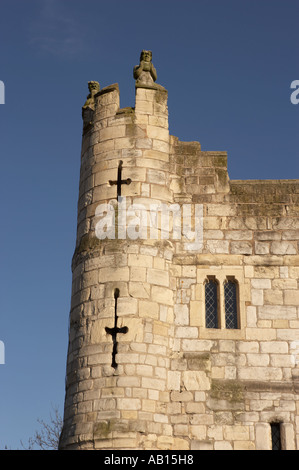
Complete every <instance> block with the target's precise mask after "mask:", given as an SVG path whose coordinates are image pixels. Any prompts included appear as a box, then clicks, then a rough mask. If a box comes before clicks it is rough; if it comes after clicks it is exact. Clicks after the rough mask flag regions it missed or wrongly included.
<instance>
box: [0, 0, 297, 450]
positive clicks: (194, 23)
mask: <svg viewBox="0 0 299 470" xmlns="http://www.w3.org/2000/svg"><path fill="white" fill-rule="evenodd" d="M298 17H299V2H298V0H179V1H178V0H152V1H151V2H146V1H142V0H139V1H137V0H109V1H102V0H90V1H88V2H83V1H82V0H81V1H79V0H26V1H24V0H1V3H0V80H2V81H3V82H4V83H5V104H4V105H0V136H1V138H0V157H1V185H0V187H1V222H2V228H1V245H0V246H1V282H0V285H1V306H0V340H2V341H4V343H5V352H6V363H5V365H0V449H1V448H3V447H4V446H5V445H7V446H8V447H9V448H11V449H16V448H20V447H21V446H20V440H22V441H23V442H27V440H28V438H29V437H30V436H32V435H33V434H34V431H35V430H36V429H38V425H37V422H36V420H37V418H42V419H45V420H47V419H48V416H49V412H50V410H51V404H55V405H58V406H59V407H60V411H61V413H62V411H63V400H64V378H65V365H66V354H67V343H68V315H69V307H70V296H71V258H72V255H73V252H74V245H75V236H76V216H77V214H76V209H77V208H76V206H77V196H78V181H79V169H80V146H81V133H82V121H81V106H82V105H83V103H84V101H85V99H86V95H87V93H88V89H87V82H88V81H89V80H97V81H99V82H100V85H101V87H105V86H107V85H110V84H112V83H116V82H117V83H118V84H119V87H120V92H121V106H122V107H125V106H134V80H133V76H132V70H133V66H134V65H136V64H137V63H138V62H139V55H140V51H141V50H142V49H150V50H152V52H153V63H154V65H155V67H156V69H157V73H158V79H157V82H158V83H160V84H161V85H163V86H165V87H166V88H167V90H168V92H169V99H168V105H169V113H170V133H171V134H172V135H176V136H177V137H179V139H180V140H184V141H192V140H197V141H200V142H201V144H202V148H203V150H226V151H227V152H228V168H229V175H230V178H231V179H289V178H299V158H298V157H299V133H298V125H299V105H293V104H291V102H290V95H291V91H292V90H291V89H290V84H291V82H292V81H293V80H299V62H298V44H299V29H298Z"/></svg>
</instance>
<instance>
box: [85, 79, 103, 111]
mask: <svg viewBox="0 0 299 470" xmlns="http://www.w3.org/2000/svg"><path fill="white" fill-rule="evenodd" d="M88 89H89V92H90V93H89V95H88V96H87V99H86V101H85V103H84V106H83V108H92V109H94V96H95V94H96V93H98V92H99V91H100V84H99V82H95V81H91V82H88Z"/></svg>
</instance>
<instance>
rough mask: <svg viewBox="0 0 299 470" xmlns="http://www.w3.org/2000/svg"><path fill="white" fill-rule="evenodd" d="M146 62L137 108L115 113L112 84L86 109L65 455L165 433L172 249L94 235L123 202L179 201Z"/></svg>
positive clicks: (139, 442) (162, 105)
mask: <svg viewBox="0 0 299 470" xmlns="http://www.w3.org/2000/svg"><path fill="white" fill-rule="evenodd" d="M143 55H145V56H146V57H145V59H144V60H142V61H141V64H140V66H139V72H138V73H137V72H136V71H135V72H134V73H135V75H136V74H138V79H137V82H136V103H135V108H133V109H132V108H125V109H120V108H119V89H118V85H117V84H115V85H111V86H108V87H106V88H103V89H102V90H99V85H97V88H98V89H97V91H96V93H95V94H92V88H91V94H90V95H89V97H88V99H87V102H86V103H85V105H84V107H83V110H82V113H83V122H84V132H83V143H82V160H81V176H80V193H79V203H78V231H77V243H76V250H75V254H74V257H73V265H72V268H73V291H72V306H71V313H70V342H69V351H68V366H67V385H66V407H65V424H64V431H63V433H62V438H61V446H62V447H63V448H84V449H86V448H87V449H88V448H98V449H100V448H110V447H116V448H117V447H118V448H123V447H126V448H134V449H135V448H142V447H144V446H145V442H146V440H147V439H148V438H147V436H148V435H151V436H156V439H158V437H159V436H163V435H165V434H166V435H167V434H168V433H169V430H168V427H169V423H168V418H167V415H166V413H165V411H166V405H167V403H168V401H169V393H168V392H167V372H168V370H169V362H170V359H169V357H170V351H171V348H172V342H173V287H174V286H173V282H172V277H171V271H170V269H169V268H170V266H171V260H172V256H173V247H172V245H171V243H170V242H168V241H167V240H159V239H155V240H147V239H140V238H139V237H138V233H137V232H136V236H137V237H136V239H132V237H129V236H128V235H127V234H126V233H125V235H124V237H120V226H119V225H118V226H116V232H117V233H115V231H114V236H113V237H112V238H111V237H110V238H109V239H108V238H106V239H99V238H101V235H99V234H98V233H97V230H98V231H99V222H100V221H101V215H103V213H102V214H100V212H101V207H105V204H108V203H109V202H113V203H114V206H113V207H115V208H116V207H117V206H120V204H122V205H123V204H125V206H126V207H125V208H126V209H128V211H127V217H129V218H130V207H131V213H132V211H133V210H134V205H135V206H136V205H137V204H142V205H143V207H145V208H146V210H148V208H149V206H150V204H151V203H157V202H159V203H160V201H164V202H165V203H168V202H171V201H172V200H173V192H172V191H171V189H169V183H170V181H169V132H168V112H167V91H166V90H165V89H164V88H163V87H161V86H156V85H154V81H153V78H152V75H153V72H152V70H153V66H152V63H151V61H147V60H148V56H147V55H146V54H143ZM147 66H148V67H149V69H148V71H147V68H146V67H147ZM142 68H143V70H142ZM147 75H148V76H149V79H148V78H147ZM154 77H156V75H154ZM91 85H92V86H94V88H96V87H95V82H91ZM111 207H112V206H111ZM136 207H137V206H136ZM132 208H133V209H132ZM131 216H132V214H131ZM127 223H128V224H129V225H130V221H129V219H127ZM113 230H115V227H114V226H113ZM124 230H125V227H124ZM97 235H98V236H97ZM133 238H135V237H134V236H133Z"/></svg>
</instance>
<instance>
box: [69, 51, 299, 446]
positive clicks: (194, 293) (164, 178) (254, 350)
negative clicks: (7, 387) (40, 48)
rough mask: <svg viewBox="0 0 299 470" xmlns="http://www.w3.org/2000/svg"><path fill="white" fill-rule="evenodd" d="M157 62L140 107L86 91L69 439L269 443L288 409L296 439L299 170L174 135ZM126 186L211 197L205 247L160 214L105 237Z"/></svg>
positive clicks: (140, 191) (139, 96)
mask: <svg viewBox="0 0 299 470" xmlns="http://www.w3.org/2000/svg"><path fill="white" fill-rule="evenodd" d="M143 52H144V51H143ZM145 52H146V51H145ZM142 57H143V56H142ZM144 57H145V55H144ZM148 60H150V59H148ZM149 63H150V64H151V62H148V61H147V59H146V57H145V58H144V60H143V59H142V60H141V62H140V64H141V65H140V67H141V66H143V71H142V73H141V74H139V75H138V74H137V72H136V77H137V75H138V77H139V78H138V80H136V95H135V99H136V102H135V108H123V109H120V107H119V88H118V85H117V84H114V85H110V86H107V87H105V88H103V89H100V87H99V86H98V85H94V84H95V83H97V82H90V83H92V84H93V85H92V86H91V88H90V90H91V95H90V96H89V99H88V101H87V102H86V105H85V106H84V107H83V137H82V154H81V172H80V187H79V200H78V225H77V241H76V248H75V253H74V257H73V262H72V272H73V284H72V298H71V311H70V320H69V346H68V357H67V373H66V395H65V409H64V426H63V430H62V434H61V438H60V448H61V449H148V450H150V449H153V450H154V449H155V450H156V449H159V450H166V449H168V450H170V449H171V450H197V449H198V450H201V449H215V450H221V449H233V450H242V449H244V450H258V449H271V448H272V446H273V442H272V441H273V439H272V437H271V424H272V423H280V433H281V435H280V440H281V446H282V448H283V449H288V450H292V449H298V448H299V290H298V287H299V286H298V277H299V253H298V246H299V180H277V181H272V180H266V181H255V180H249V181H232V180H230V179H229V176H228V173H227V154H226V152H214V151H213V152H210V151H202V150H201V146H200V144H199V143H198V142H181V141H180V140H179V139H178V138H177V137H174V136H171V135H169V130H168V109H167V91H166V89H165V88H163V87H162V86H160V85H157V84H156V83H155V78H156V72H155V70H154V69H153V68H152V70H154V71H153V72H151V73H150V72H149V71H148V70H149V66H148V65H147V64H149ZM136 67H137V66H136ZM137 70H139V69H137ZM134 73H135V72H134ZM136 77H135V78H136ZM140 77H141V78H140ZM143 77H146V80H145V79H144V80H145V81H144V83H143V82H142V80H143ZM97 86H98V88H97ZM92 87H93V88H92ZM121 197H122V198H123V199H124V197H125V199H126V203H127V206H128V205H129V204H142V205H143V206H144V207H146V208H147V209H148V208H149V207H150V206H153V205H155V204H161V203H164V204H168V205H171V204H179V205H181V204H193V206H194V205H195V204H197V205H200V206H201V207H202V211H203V217H202V221H203V240H202V247H201V250H198V251H197V252H192V251H190V250H188V249H186V244H184V240H183V238H182V239H176V238H175V237H174V236H173V233H171V232H170V235H169V237H168V238H164V237H163V236H162V231H161V227H159V236H158V237H156V238H151V237H150V236H146V237H143V238H141V237H140V236H139V237H138V236H137V235H138V234H137V235H136V237H135V239H134V237H132V236H131V237H129V236H128V234H126V235H125V236H123V237H120V236H119V237H118V236H117V234H119V233H123V232H121V227H120V226H119V225H117V221H118V219H117V216H116V219H115V221H116V236H115V237H114V238H112V237H111V238H108V237H106V238H103V239H99V237H98V236H97V234H96V227H97V223H98V221H99V220H101V217H100V215H99V212H98V209H97V208H98V207H99V206H100V205H102V204H108V203H109V202H110V201H114V205H115V208H116V214H117V211H118V210H119V209H118V208H117V207H118V205H119V202H120V201H121ZM209 282H210V283H211V285H214V286H216V287H215V291H214V292H216V291H217V300H216V303H215V305H216V306H214V310H215V309H216V310H217V322H218V323H217V327H209V326H208V320H207V314H208V310H209V308H210V307H209V305H208V300H207V285H208V284H209ZM229 282H231V283H232V284H233V285H235V286H237V289H236V295H235V296H234V297H232V299H233V300H232V304H233V305H235V308H236V315H237V320H236V321H237V324H236V325H237V326H236V325H235V327H233V328H231V327H230V328H229V327H227V324H226V310H227V308H228V303H227V299H226V293H227V291H226V285H227V283H229ZM215 295H216V294H215ZM216 310H215V311H216ZM213 312H214V311H212V310H211V313H212V314H213Z"/></svg>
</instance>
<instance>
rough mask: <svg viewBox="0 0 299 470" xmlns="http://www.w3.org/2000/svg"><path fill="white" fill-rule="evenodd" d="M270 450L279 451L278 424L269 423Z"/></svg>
mask: <svg viewBox="0 0 299 470" xmlns="http://www.w3.org/2000/svg"><path fill="white" fill-rule="evenodd" d="M270 426H271V439H272V450H281V436H280V423H271V424H270Z"/></svg>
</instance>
